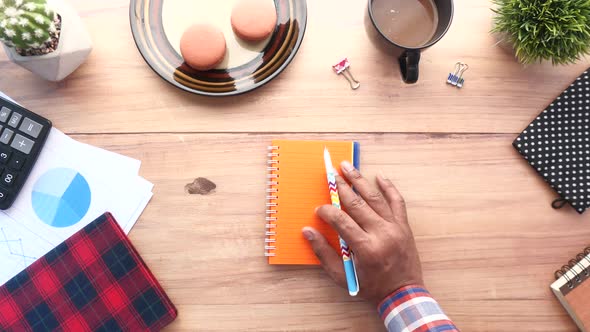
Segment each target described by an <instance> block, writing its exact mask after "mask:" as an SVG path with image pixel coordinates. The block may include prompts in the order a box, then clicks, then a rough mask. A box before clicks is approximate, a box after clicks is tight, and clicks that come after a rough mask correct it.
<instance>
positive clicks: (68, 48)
mask: <svg viewBox="0 0 590 332" xmlns="http://www.w3.org/2000/svg"><path fill="white" fill-rule="evenodd" d="M47 2H48V3H49V4H50V5H51V6H52V8H53V9H54V10H55V12H56V13H58V14H59V15H60V16H61V33H60V37H59V44H58V46H57V50H55V51H53V52H51V53H49V54H45V55H37V56H21V55H20V54H18V53H17V52H16V50H15V49H14V48H11V47H7V46H5V45H3V46H4V50H5V51H6V54H7V55H8V58H9V59H10V60H12V61H13V62H15V63H16V64H18V65H20V66H21V67H23V68H25V69H27V70H28V71H30V72H32V73H34V74H37V75H39V76H41V77H42V78H44V79H46V80H48V81H61V80H63V79H64V78H66V77H67V76H68V75H70V74H71V73H72V72H74V70H76V69H77V68H78V67H79V66H80V65H81V64H82V63H84V61H85V60H86V58H87V57H88V55H89V54H90V52H91V51H92V40H91V39H90V35H89V34H88V31H87V30H86V27H85V26H84V23H83V22H82V19H81V18H80V16H79V15H78V13H77V12H76V11H75V10H74V8H72V7H71V6H70V5H68V4H67V3H66V2H65V1H64V0H48V1H47Z"/></svg>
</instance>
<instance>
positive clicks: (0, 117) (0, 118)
mask: <svg viewBox="0 0 590 332" xmlns="http://www.w3.org/2000/svg"><path fill="white" fill-rule="evenodd" d="M10 113H12V111H11V110H10V108H8V107H2V110H0V122H2V123H6V120H8V117H9V116H10Z"/></svg>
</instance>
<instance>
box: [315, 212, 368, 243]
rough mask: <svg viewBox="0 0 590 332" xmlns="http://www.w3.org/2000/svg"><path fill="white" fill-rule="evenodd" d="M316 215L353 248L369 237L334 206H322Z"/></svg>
mask: <svg viewBox="0 0 590 332" xmlns="http://www.w3.org/2000/svg"><path fill="white" fill-rule="evenodd" d="M316 213H317V215H318V216H319V217H320V218H321V219H322V220H324V221H325V222H326V223H328V224H329V225H330V226H332V228H334V229H335V230H336V232H338V234H340V236H341V237H342V238H343V239H344V241H346V243H348V244H349V245H351V246H352V247H354V244H355V243H358V242H359V239H361V238H363V237H365V236H366V235H367V233H365V231H364V230H363V229H362V228H361V227H360V226H359V225H358V224H357V223H356V222H355V221H354V220H352V218H351V217H350V216H349V215H348V214H346V212H344V211H342V210H340V209H338V208H336V207H334V206H332V205H323V206H320V207H319V208H318V210H317V211H316Z"/></svg>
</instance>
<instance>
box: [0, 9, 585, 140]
mask: <svg viewBox="0 0 590 332" xmlns="http://www.w3.org/2000/svg"><path fill="white" fill-rule="evenodd" d="M72 3H73V4H74V6H75V7H76V8H77V9H78V10H79V11H80V13H81V15H82V17H83V19H84V22H85V23H86V25H87V26H88V28H89V29H90V33H91V35H92V38H93V40H94V43H95V49H94V51H93V53H92V54H91V56H90V58H89V60H88V62H87V63H86V64H85V65H84V66H83V67H82V68H80V70H78V71H77V72H76V73H75V74H74V75H72V76H71V77H70V78H69V79H68V80H66V81H64V82H62V83H56V84H48V83H46V82H43V81H41V80H39V79H38V78H36V77H34V76H33V75H32V74H30V73H28V72H26V71H25V70H23V69H21V68H19V67H17V66H16V65H14V64H12V63H10V62H8V61H7V60H6V58H5V57H4V56H1V57H0V70H1V71H2V73H3V77H4V78H3V80H4V84H2V85H1V88H2V89H3V90H4V91H5V92H6V93H8V94H9V95H11V96H14V97H15V98H17V99H18V100H23V101H24V102H25V104H26V105H27V106H28V107H30V108H32V109H34V110H36V111H38V112H40V113H42V114H43V115H47V116H49V117H51V118H52V120H53V121H54V122H55V123H56V125H57V126H59V127H61V128H66V129H67V130H68V131H69V132H75V133H95V132H98V133H112V132H160V131H175V132H176V131H182V132H193V131H199V132H235V131H239V132H258V131H261V130H262V131H267V132H268V131H272V132H283V131H290V132H293V131H296V132H424V131H427V132H445V133H448V132H461V133H488V132H491V133H517V132H519V131H520V130H522V128H523V127H524V126H526V125H527V124H528V122H529V121H530V120H531V119H532V118H534V116H535V115H536V114H538V113H539V111H540V110H541V109H543V108H544V107H545V106H547V103H548V102H549V101H550V100H551V99H553V97H555V96H556V95H558V94H559V92H560V91H562V90H563V88H565V87H566V86H567V85H568V84H569V83H570V82H571V81H572V80H573V79H574V78H575V77H576V76H577V75H578V74H579V73H580V72H581V71H583V70H584V69H586V68H587V67H588V66H589V62H588V61H586V60H584V61H582V62H580V63H579V64H578V65H573V66H567V67H555V68H553V67H551V66H550V65H547V64H542V65H533V66H530V67H527V68H524V67H522V66H520V65H519V64H517V63H516V62H515V61H514V60H513V59H512V56H511V55H510V54H508V53H506V52H505V51H504V50H503V49H501V48H500V47H498V46H496V45H495V44H496V43H497V41H496V40H495V39H494V37H492V36H491V35H490V34H489V30H490V27H491V15H492V12H491V11H490V8H489V7H490V3H489V1H487V0H457V1H456V13H455V19H454V22H453V25H452V27H451V29H450V31H449V33H448V35H447V36H446V37H445V38H444V39H443V40H442V41H441V42H440V43H438V44H437V45H435V46H434V47H432V48H431V49H429V50H428V51H426V52H425V53H424V54H423V59H422V64H421V78H420V81H419V83H418V84H416V85H405V84H403V83H402V82H401V79H400V75H399V69H398V68H397V64H396V63H397V60H396V59H394V58H393V57H392V56H391V55H389V54H387V53H386V52H383V51H381V50H380V49H379V48H377V47H376V46H375V45H374V43H373V42H372V40H373V39H374V38H370V37H369V36H371V35H372V34H371V33H368V32H367V31H371V29H366V23H367V22H366V16H367V15H366V1H352V0H321V1H320V0H309V1H308V7H309V8H308V13H309V20H308V26H307V33H306V36H305V40H304V42H303V45H302V48H301V50H300V53H299V54H298V55H297V57H296V58H295V60H294V61H293V63H292V64H291V65H290V66H289V67H288V68H287V70H286V71H285V72H284V73H283V74H282V75H281V76H280V77H278V78H277V79H276V80H274V81H273V82H271V83H270V84H269V85H267V86H265V87H263V88H262V89H260V90H257V91H256V92H253V93H250V94H247V95H243V96H239V97H235V98H226V99H215V98H213V99H212V98H206V97H200V96H194V95H190V94H187V93H185V92H182V91H180V90H178V89H175V88H174V87H172V86H170V85H168V83H166V82H164V81H163V80H161V79H159V78H158V76H157V75H156V74H155V73H154V72H152V70H151V69H150V68H149V67H148V66H147V65H146V64H145V62H144V61H143V59H142V57H141V56H140V54H139V52H138V51H137V49H136V47H135V44H134V41H133V38H132V36H131V32H130V29H129V19H128V11H129V10H128V4H129V1H128V0H104V1H83V0H75V1H72ZM344 56H347V57H349V58H350V60H351V62H352V68H351V69H352V71H353V73H354V75H355V76H356V77H357V78H358V79H359V80H360V81H361V82H362V87H361V89H360V90H358V91H351V90H350V88H349V87H348V85H347V82H346V81H345V80H344V78H342V77H338V76H336V75H335V74H334V73H333V72H332V69H331V66H332V65H333V64H334V63H336V62H337V61H339V60H340V58H341V57H344ZM459 60H462V61H464V62H467V63H469V65H470V66H471V69H470V70H469V71H468V72H467V74H466V86H465V88H464V89H463V90H458V89H454V88H451V87H449V86H447V85H446V84H445V80H446V77H447V75H448V73H449V71H451V70H452V69H453V66H454V64H455V62H456V61H459ZM9 78H10V84H8V82H7V80H8V79H9ZM47 106H53V107H47ZM326 119H330V121H326ZM97 123H100V124H101V125H100V126H97V125H96V124H97Z"/></svg>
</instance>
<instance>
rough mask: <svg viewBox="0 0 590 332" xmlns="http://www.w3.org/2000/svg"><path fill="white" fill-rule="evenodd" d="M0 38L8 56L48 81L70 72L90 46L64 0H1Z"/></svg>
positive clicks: (75, 14)
mask: <svg viewBox="0 0 590 332" xmlns="http://www.w3.org/2000/svg"><path fill="white" fill-rule="evenodd" d="M0 41H2V43H3V45H4V49H5V51H6V53H7V55H8V57H9V59H10V60H12V61H13V62H15V63H17V64H19V65H20V66H22V67H24V68H25V69H27V70H29V71H31V72H33V73H35V74H37V75H39V76H41V77H42V78H44V79H46V80H49V81H60V80H62V79H64V78H65V77H66V76H68V75H69V74H71V73H72V72H73V71H74V70H76V69H77V68H78V67H79V66H80V65H81V64H82V63H83V62H84V61H85V60H86V58H87V57H88V54H90V51H91V50H92V42H91V40H90V36H89V35H88V32H87V31H86V29H85V27H84V24H83V23H82V20H81V19H80V16H78V14H77V13H76V11H75V10H74V9H73V8H72V7H70V6H69V5H68V4H66V3H65V2H63V0H0Z"/></svg>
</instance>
